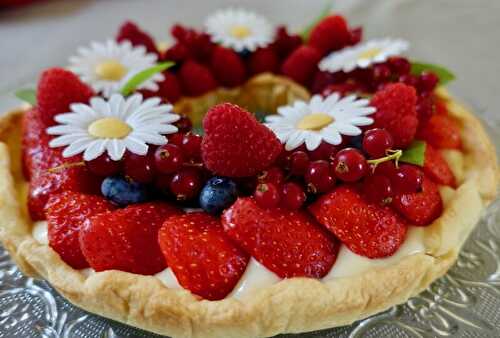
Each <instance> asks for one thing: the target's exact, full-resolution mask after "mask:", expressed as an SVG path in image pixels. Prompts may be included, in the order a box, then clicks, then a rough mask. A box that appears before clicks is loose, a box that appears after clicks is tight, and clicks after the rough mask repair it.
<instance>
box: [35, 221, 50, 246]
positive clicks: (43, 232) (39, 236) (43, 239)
mask: <svg viewBox="0 0 500 338" xmlns="http://www.w3.org/2000/svg"><path fill="white" fill-rule="evenodd" d="M31 233H32V235H33V238H34V239H35V240H36V241H37V242H38V243H40V244H46V245H49V230H48V224H47V221H38V222H35V224H34V225H33V230H32V232H31Z"/></svg>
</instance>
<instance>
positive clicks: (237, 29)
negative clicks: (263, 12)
mask: <svg viewBox="0 0 500 338" xmlns="http://www.w3.org/2000/svg"><path fill="white" fill-rule="evenodd" d="M250 34H252V31H251V30H250V28H248V27H246V26H242V25H236V26H233V27H232V28H231V35H232V36H233V37H235V38H237V39H244V38H246V37H247V36H249V35H250Z"/></svg>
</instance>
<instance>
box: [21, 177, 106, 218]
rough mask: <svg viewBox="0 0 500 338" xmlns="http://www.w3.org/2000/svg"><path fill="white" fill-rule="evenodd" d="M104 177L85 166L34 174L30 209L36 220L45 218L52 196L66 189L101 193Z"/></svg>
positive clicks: (31, 183)
mask: <svg viewBox="0 0 500 338" xmlns="http://www.w3.org/2000/svg"><path fill="white" fill-rule="evenodd" d="M101 181H102V178H99V177H96V176H93V175H92V174H91V173H90V172H89V171H88V170H87V168H85V167H74V168H67V169H61V170H58V171H56V172H49V171H46V170H43V171H40V172H38V173H37V174H35V175H32V177H31V181H30V184H29V195H28V210H29V212H30V216H31V219H32V220H34V221H37V220H42V219H45V205H46V204H47V201H48V199H49V197H50V196H52V195H55V194H60V193H62V192H64V191H73V192H81V193H85V194H99V193H100V189H101Z"/></svg>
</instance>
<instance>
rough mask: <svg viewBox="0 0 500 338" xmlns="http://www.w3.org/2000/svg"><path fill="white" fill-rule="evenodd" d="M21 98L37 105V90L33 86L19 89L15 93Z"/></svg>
mask: <svg viewBox="0 0 500 338" xmlns="http://www.w3.org/2000/svg"><path fill="white" fill-rule="evenodd" d="M14 95H16V97H17V98H18V99H19V100H22V101H24V102H27V103H29V104H31V105H32V106H36V90H34V89H32V88H26V89H19V90H18V91H16V92H15V93H14Z"/></svg>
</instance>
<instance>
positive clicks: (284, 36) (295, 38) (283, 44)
mask: <svg viewBox="0 0 500 338" xmlns="http://www.w3.org/2000/svg"><path fill="white" fill-rule="evenodd" d="M301 45H302V38H301V37H300V35H290V34H288V32H287V30H286V27H285V26H279V27H278V29H277V30H276V38H275V41H274V42H273V44H272V45H271V47H272V48H274V49H275V50H276V53H277V54H278V56H279V57H280V58H282V59H284V58H286V57H287V56H288V55H290V54H291V53H292V52H293V51H294V50H295V49H297V48H299V46H301Z"/></svg>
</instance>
